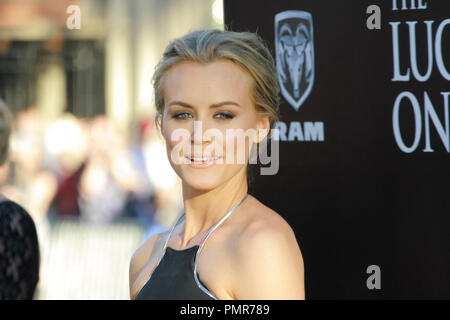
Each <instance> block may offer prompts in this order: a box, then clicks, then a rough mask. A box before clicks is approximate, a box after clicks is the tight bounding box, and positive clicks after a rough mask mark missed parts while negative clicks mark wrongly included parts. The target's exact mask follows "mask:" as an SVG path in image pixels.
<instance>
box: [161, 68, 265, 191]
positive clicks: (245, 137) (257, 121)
mask: <svg viewBox="0 0 450 320" xmlns="http://www.w3.org/2000/svg"><path fill="white" fill-rule="evenodd" d="M252 83H253V79H252V78H251V76H250V75H249V74H248V73H247V72H246V71H245V70H244V69H242V68H241V67H239V66H238V65H236V64H235V63H233V62H232V61H229V60H225V59H223V60H218V61H215V62H211V63H208V64H200V63H196V62H181V63H178V64H176V65H174V66H173V67H172V68H170V69H169V70H168V71H167V72H166V75H165V78H164V83H163V90H164V110H163V116H162V126H161V129H162V134H163V136H164V138H165V140H166V146H167V153H168V158H169V161H170V163H171V165H172V167H173V168H174V170H175V172H176V173H177V174H178V175H179V177H180V178H181V179H182V181H183V183H184V184H185V185H187V186H189V187H190V188H193V189H196V190H211V189H214V188H216V187H218V186H220V185H222V184H223V183H225V182H227V181H228V180H230V179H231V178H233V177H236V175H239V177H240V178H242V179H244V181H246V168H247V163H248V156H249V152H248V151H249V147H250V146H251V144H252V143H253V141H255V140H252V138H250V136H249V132H252V129H253V130H254V131H253V132H258V129H267V130H268V128H269V119H268V117H261V116H259V115H258V113H257V111H256V108H255V106H254V103H253V99H252V95H251V90H252ZM238 180H239V178H238Z"/></svg>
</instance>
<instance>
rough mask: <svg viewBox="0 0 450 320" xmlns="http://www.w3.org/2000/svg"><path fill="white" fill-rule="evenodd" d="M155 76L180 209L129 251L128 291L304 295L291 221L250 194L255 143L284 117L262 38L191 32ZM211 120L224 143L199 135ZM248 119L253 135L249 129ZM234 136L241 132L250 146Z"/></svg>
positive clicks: (185, 295) (186, 296) (179, 295)
mask: <svg viewBox="0 0 450 320" xmlns="http://www.w3.org/2000/svg"><path fill="white" fill-rule="evenodd" d="M153 86H154V97H155V104H156V109H157V120H158V121H157V123H159V125H160V129H161V133H162V135H163V137H164V139H165V142H166V150H167V155H168V158H169V162H170V164H171V166H172V167H173V169H174V171H175V172H176V173H177V175H178V176H179V177H180V178H181V180H182V195H183V204H184V212H183V214H182V215H181V216H179V217H178V219H176V221H175V223H174V224H173V225H172V227H171V228H170V230H169V231H167V232H163V233H159V234H156V235H153V236H151V237H150V238H149V239H148V240H147V241H146V242H145V243H144V244H143V245H142V246H141V247H140V248H139V249H138V250H137V251H136V253H135V254H134V256H133V257H132V259H131V262H130V272H129V278H130V281H129V284H130V297H131V298H132V299H155V300H166V299H167V300H171V299H172V300H173V299H181V300H206V299H226V300H228V299H231V300H243V299H244V300H247V299H250V300H251V299H304V298H305V292H304V267H303V258H302V254H301V251H300V248H299V245H298V243H297V240H296V237H295V234H294V231H293V230H292V228H291V227H290V226H289V224H288V223H287V222H286V221H285V220H284V219H283V218H282V217H281V216H280V215H279V214H278V213H277V212H275V211H274V210H272V209H270V208H269V207H267V206H265V205H264V204H263V203H261V202H260V201H259V200H258V199H256V198H255V197H253V196H251V195H249V194H248V183H247V181H248V170H247V169H248V164H249V156H250V155H249V150H250V148H249V147H250V146H251V147H255V144H258V143H259V142H261V141H262V140H263V139H265V138H266V136H267V135H268V134H269V130H270V129H271V128H272V127H273V125H274V123H275V122H276V121H277V119H278V105H279V86H278V82H277V72H276V68H275V63H274V59H273V57H272V56H271V54H270V51H269V49H268V48H267V47H266V46H265V44H264V42H263V40H262V39H261V38H260V37H259V36H257V35H256V34H253V33H248V32H242V33H238V32H231V31H221V30H202V31H195V32H191V33H189V34H187V35H185V36H183V37H181V38H177V39H175V40H173V41H171V42H170V44H169V45H168V46H167V48H166V50H165V51H164V53H163V57H162V59H161V61H160V63H159V64H158V66H157V68H156V71H155V74H154V76H153ZM199 122H200V123H201V124H200V125H201V126H202V127H200V129H195V127H196V125H198V123H199ZM197 128H198V127H197ZM202 128H204V129H202ZM206 129H214V130H215V131H214V132H215V133H217V132H219V133H220V137H222V139H223V140H222V141H226V143H225V142H223V143H222V142H221V141H218V140H221V139H220V138H219V137H217V136H215V135H214V136H213V137H205V136H203V134H204V131H203V130H205V131H206ZM230 129H231V130H232V131H233V133H231V134H230V133H229V130H230ZM248 129H252V130H253V132H256V135H255V136H253V137H246V136H245V134H244V136H243V132H246V131H247V130H248ZM234 130H235V131H234ZM195 131H197V133H194V132H195ZM210 132H211V131H210ZM174 133H175V134H179V135H178V138H175V137H174V136H173V134H174ZM181 133H183V134H188V136H186V135H184V136H181ZM199 135H200V136H199ZM237 139H241V140H242V139H245V140H244V141H245V143H244V148H245V149H244V150H242V149H239V148H240V146H238V145H237V142H236V140H237ZM229 142H230V144H231V147H229V145H230V144H229ZM211 147H215V148H211ZM241 147H242V146H241ZM228 148H230V149H231V150H230V149H228ZM236 148H238V150H237V151H236V150H235V149H236ZM205 149H209V151H207V150H205ZM252 149H253V148H252ZM211 150H212V151H211ZM236 152H244V155H245V161H242V163H241V162H237V160H236V158H237V157H236ZM179 159H181V161H180V160H179ZM219 160H220V161H219ZM233 212H234V214H233ZM210 235H212V237H211V238H210V240H209V241H206V240H207V239H208V237H209V236H210ZM203 248H204V249H203ZM202 249H203V250H202ZM200 253H201V255H200Z"/></svg>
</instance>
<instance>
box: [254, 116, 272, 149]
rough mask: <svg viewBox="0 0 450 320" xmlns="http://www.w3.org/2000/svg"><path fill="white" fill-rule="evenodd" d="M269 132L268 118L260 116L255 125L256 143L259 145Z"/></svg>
mask: <svg viewBox="0 0 450 320" xmlns="http://www.w3.org/2000/svg"><path fill="white" fill-rule="evenodd" d="M269 131H270V118H269V116H260V117H259V119H258V123H257V125H256V137H255V139H256V141H255V143H260V142H261V141H262V140H264V138H265V137H266V136H267V135H268V134H269Z"/></svg>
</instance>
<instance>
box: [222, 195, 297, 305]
mask: <svg viewBox="0 0 450 320" xmlns="http://www.w3.org/2000/svg"><path fill="white" fill-rule="evenodd" d="M248 207H249V211H250V213H249V214H248V216H247V217H248V218H247V221H245V226H244V227H243V228H242V230H241V232H240V234H239V237H238V239H239V240H238V245H237V249H236V250H235V251H234V254H233V255H234V256H233V264H234V265H235V266H236V267H235V268H233V269H235V270H234V271H235V273H234V277H233V279H234V280H233V285H232V289H231V291H232V292H233V295H234V297H235V298H236V299H304V267H303V257H302V254H301V250H300V246H299V244H298V243H297V239H296V236H295V233H294V231H293V229H292V228H291V226H290V225H289V224H288V223H287V221H286V220H285V219H284V218H283V217H281V215H280V214H278V213H277V212H275V211H274V210H272V209H271V208H269V207H267V206H265V205H264V204H262V203H261V202H259V201H258V200H257V199H256V198H254V197H252V200H251V204H250V205H249V206H248Z"/></svg>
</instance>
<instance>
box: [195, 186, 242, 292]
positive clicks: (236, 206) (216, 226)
mask: <svg viewBox="0 0 450 320" xmlns="http://www.w3.org/2000/svg"><path fill="white" fill-rule="evenodd" d="M247 196H248V193H246V194H245V196H244V198H242V200H241V201H239V203H237V204H236V205H235V206H234V207H233V208H231V210H230V211H228V212H227V213H226V214H225V215H224V216H223V217H222V219H220V220H219V221H218V222H217V223H216V224H215V225H213V226H212V227H211V228H210V229H209V230H208V232H207V233H206V235H205V236H204V237H203V239H202V241H201V242H200V247H199V248H198V249H197V253H196V255H195V263H194V278H195V282H196V283H197V285H198V287H199V288H200V289H201V290H202V291H203V292H205V293H206V294H207V295H209V296H210V297H211V298H213V299H216V300H218V299H217V297H216V296H215V295H214V294H213V293H212V292H210V291H209V290H208V289H207V288H205V286H203V285H202V284H201V282H200V280H199V279H198V274H197V267H198V257H199V256H200V252H201V250H202V248H203V246H204V245H205V242H206V239H208V237H209V236H210V235H211V233H212V232H213V231H214V230H216V229H217V228H218V227H219V226H220V225H221V224H222V223H223V222H224V221H225V220H226V219H227V218H228V217H229V216H230V215H231V214H232V213H233V212H234V211H235V210H236V209H237V208H238V207H239V206H240V205H241V204H242V202H244V200H245V199H246V198H247Z"/></svg>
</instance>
